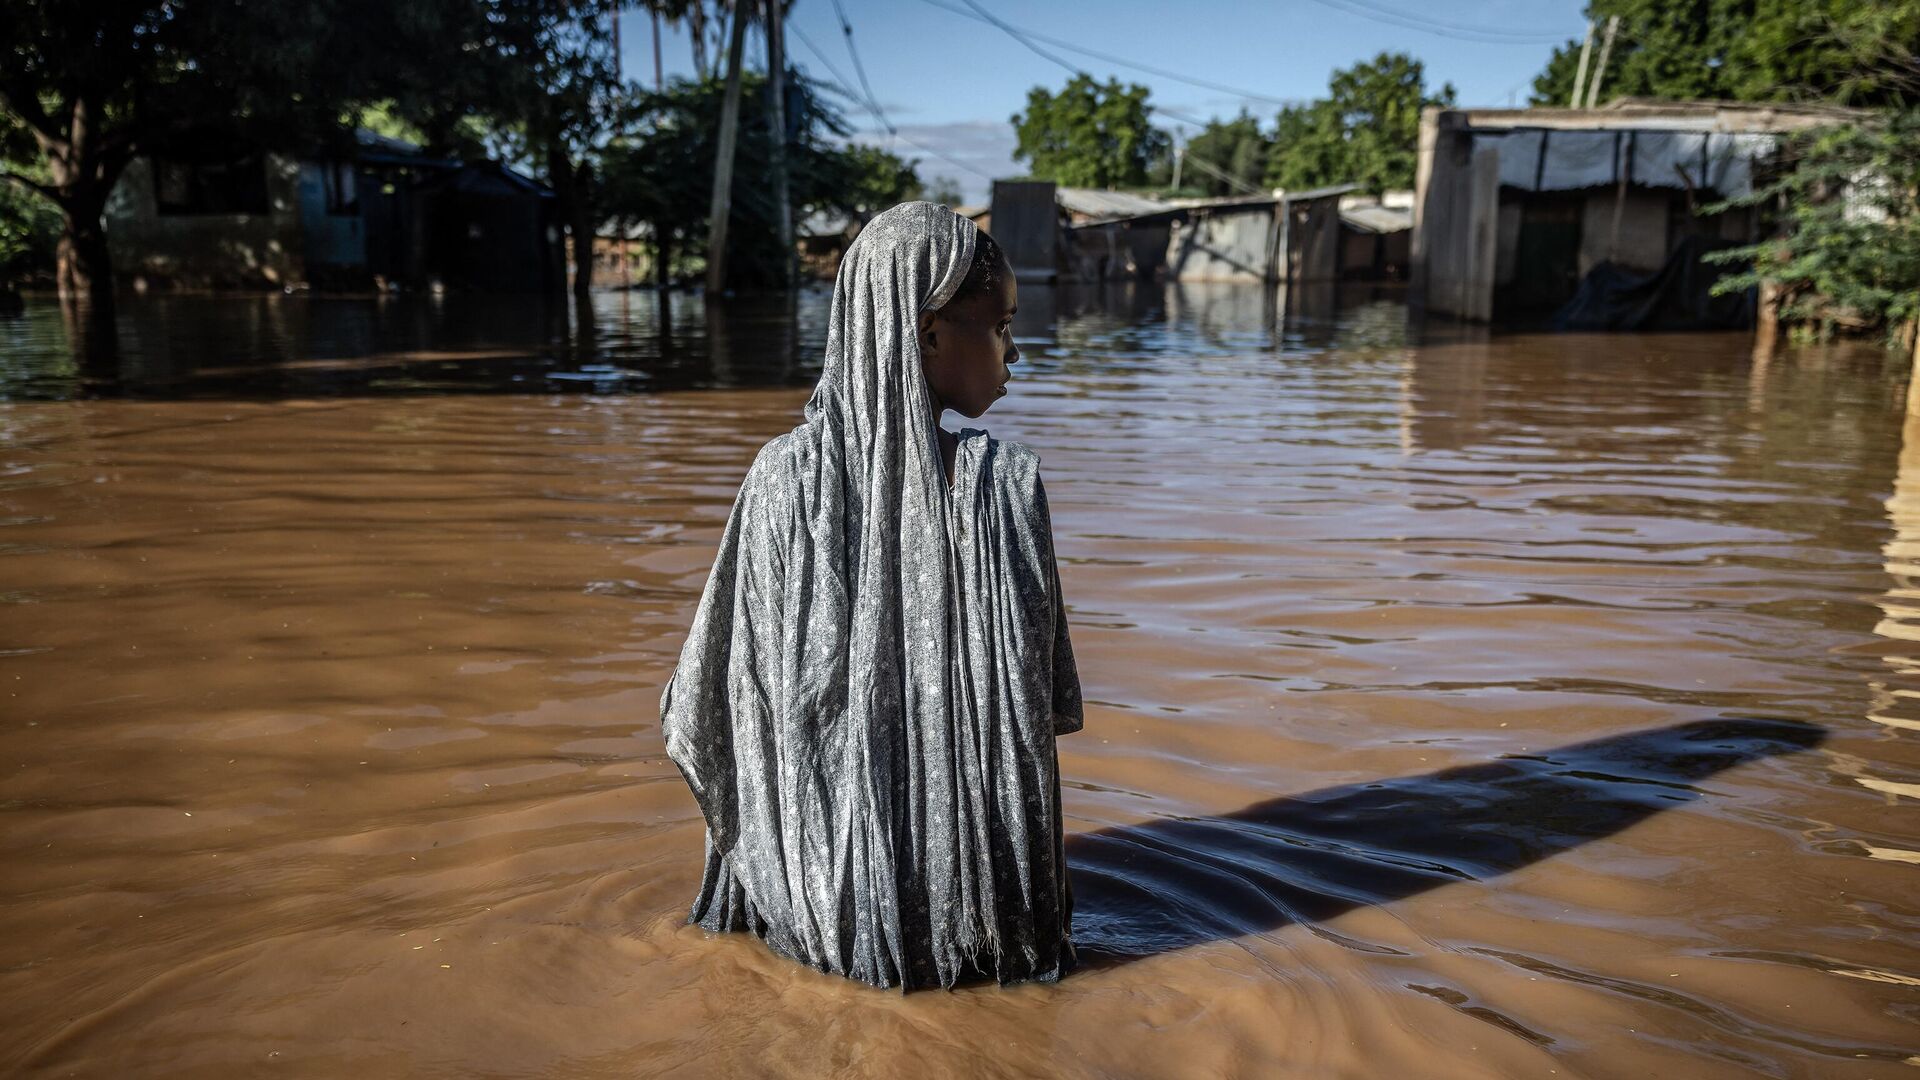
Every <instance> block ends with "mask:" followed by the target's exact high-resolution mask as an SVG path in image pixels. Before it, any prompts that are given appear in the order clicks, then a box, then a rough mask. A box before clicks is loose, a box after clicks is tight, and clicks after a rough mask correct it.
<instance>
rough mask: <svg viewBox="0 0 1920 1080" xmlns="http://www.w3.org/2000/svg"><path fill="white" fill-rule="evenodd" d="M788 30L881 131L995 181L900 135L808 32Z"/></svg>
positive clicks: (843, 92) (876, 105)
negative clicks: (852, 84)
mask: <svg viewBox="0 0 1920 1080" xmlns="http://www.w3.org/2000/svg"><path fill="white" fill-rule="evenodd" d="M787 29H789V30H791V31H793V35H794V36H795V37H797V38H799V39H800V44H802V45H805V46H806V47H807V51H808V52H811V53H813V55H814V56H815V57H818V58H819V60H820V62H821V63H822V64H824V65H826V68H827V70H828V71H829V72H831V73H832V74H833V77H834V78H835V79H836V80H838V81H837V82H836V83H835V84H834V89H836V90H838V91H840V92H841V93H842V94H845V95H846V96H847V97H848V98H850V99H852V100H854V101H858V102H860V103H861V104H862V105H865V106H866V107H867V111H868V112H871V113H872V114H873V117H874V119H875V120H876V121H878V122H879V124H880V129H881V130H882V131H885V132H886V133H887V134H888V135H889V136H891V137H892V138H896V139H899V140H900V141H902V142H904V143H906V144H907V145H908V146H911V147H914V148H915V149H918V150H921V151H923V152H925V153H928V154H932V155H933V156H934V157H937V158H939V159H940V160H942V161H945V162H947V163H948V164H950V165H953V166H956V167H958V168H961V169H965V170H966V171H968V172H970V173H972V174H973V175H975V176H978V177H980V178H981V179H982V180H992V179H993V177H992V176H991V175H990V174H988V173H985V172H982V171H981V170H979V169H976V168H974V167H973V166H972V165H969V164H967V163H966V162H964V161H961V160H960V159H959V158H956V157H953V156H951V155H948V154H945V153H942V152H941V151H939V150H935V149H934V148H933V147H931V146H928V145H926V144H925V143H921V142H918V141H916V140H914V139H913V138H912V137H910V136H907V135H902V134H900V129H898V128H896V127H894V126H893V124H892V122H891V121H889V120H888V119H887V115H886V113H885V112H883V111H882V110H881V109H880V104H879V103H878V102H876V101H874V100H873V99H872V98H871V97H868V98H862V97H861V96H860V95H859V94H856V93H854V92H853V90H852V89H850V88H849V87H848V86H847V77H846V76H845V75H842V74H841V73H840V69H839V68H837V67H835V66H834V64H833V61H831V60H829V59H827V54H826V53H825V52H823V51H822V50H821V48H820V46H818V45H815V44H814V43H813V39H812V38H810V37H808V36H807V33H806V31H804V30H802V29H800V27H799V26H797V25H791V24H789V25H788V27H787Z"/></svg>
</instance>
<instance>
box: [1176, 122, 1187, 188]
mask: <svg viewBox="0 0 1920 1080" xmlns="http://www.w3.org/2000/svg"><path fill="white" fill-rule="evenodd" d="M1177 138H1178V136H1176V139H1177ZM1184 157H1186V150H1185V148H1184V147H1182V146H1181V145H1180V144H1179V142H1177V141H1176V142H1175V143H1174V144H1173V190H1174V191H1175V192H1176V193H1177V192H1179V190H1180V162H1181V159H1182V158H1184Z"/></svg>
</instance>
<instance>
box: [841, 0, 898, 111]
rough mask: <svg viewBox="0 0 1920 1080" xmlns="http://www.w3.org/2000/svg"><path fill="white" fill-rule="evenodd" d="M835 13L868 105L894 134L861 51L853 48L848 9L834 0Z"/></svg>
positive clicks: (851, 26)
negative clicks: (876, 94) (838, 17)
mask: <svg viewBox="0 0 1920 1080" xmlns="http://www.w3.org/2000/svg"><path fill="white" fill-rule="evenodd" d="M833 10H834V13H835V14H837V15H839V16H840V33H841V35H842V36H843V37H845V39H846V42H847V55H848V56H851V57H853V71H854V74H856V75H858V76H860V89H862V90H865V91H866V92H867V103H868V104H870V105H872V106H873V111H874V112H876V113H878V114H879V115H880V123H881V125H882V126H883V127H885V128H886V129H887V134H889V135H891V134H893V133H894V132H893V125H892V124H890V123H888V122H887V119H886V113H885V111H884V110H882V109H881V108H880V99H879V98H877V97H874V96H873V86H872V85H871V84H869V83H868V82H867V68H866V65H865V64H862V63H861V62H860V50H858V49H856V48H854V47H853V24H852V23H850V22H848V21H847V9H846V8H844V7H842V6H840V0H833Z"/></svg>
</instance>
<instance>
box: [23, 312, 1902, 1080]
mask: <svg viewBox="0 0 1920 1080" xmlns="http://www.w3.org/2000/svg"><path fill="white" fill-rule="evenodd" d="M1346 299H1347V301H1349V302H1348V303H1347V306H1345V307H1342V308H1338V309H1332V311H1331V313H1330V314H1318V315H1312V316H1308V315H1303V314H1302V313H1300V312H1299V311H1297V310H1290V308H1297V307H1298V306H1299V303H1298V300H1296V301H1295V302H1294V303H1292V304H1289V303H1287V302H1286V301H1285V299H1284V298H1282V297H1278V296H1275V295H1272V294H1269V293H1267V292H1266V291H1264V290H1261V289H1255V288H1228V287H1221V288H1184V289H1169V290H1159V289H1151V290H1126V289H1122V290H1114V291H1104V292H1099V293H1075V292H1071V291H1066V290H1061V291H1057V292H1052V291H1048V290H1045V289H1037V288H1023V290H1022V296H1021V321H1020V323H1019V325H1018V326H1017V327H1016V332H1017V334H1018V335H1019V338H1020V340H1021V343H1022V348H1023V350H1024V359H1023V360H1022V362H1021V363H1020V364H1019V365H1018V366H1017V367H1016V368H1015V381H1014V383H1013V384H1012V388H1011V389H1012V393H1011V394H1010V395H1009V396H1008V397H1007V398H1005V399H1003V400H1002V401H1001V402H1000V403H999V404H998V405H997V406H996V407H995V408H994V410H993V411H992V412H990V413H989V414H987V416H986V417H985V418H984V419H983V420H982V421H981V423H982V425H983V426H986V427H988V428H990V429H991V430H992V431H993V432H994V433H995V434H996V435H999V436H1001V437H1003V438H1017V439H1020V440H1023V441H1025V442H1028V443H1029V444H1031V445H1032V446H1033V447H1035V448H1036V449H1037V450H1038V451H1039V453H1040V455H1041V457H1042V461H1043V465H1042V468H1043V470H1044V475H1045V476H1046V479H1047V484H1048V491H1049V494H1050V497H1051V500H1052V505H1053V512H1054V521H1055V529H1056V533H1057V544H1058V549H1059V553H1060V558H1061V573H1062V578H1063V583H1064V588H1065V590H1066V594H1067V600H1068V607H1069V612H1070V615H1071V618H1072V623H1073V634H1074V645H1075V651H1076V655H1077V657H1078V660H1079V665H1080V672H1081V678H1082V681H1083V685H1084V693H1085V697H1086V701H1087V720H1086V728H1085V730H1084V731H1083V732H1081V733H1078V734H1075V735H1070V736H1066V737H1064V738H1062V739H1061V740H1060V752H1061V771H1062V776H1063V783H1064V786H1065V792H1064V796H1065V810H1066V816H1067V829H1068V831H1069V834H1070V835H1069V837H1068V842H1067V850H1068V857H1069V860H1070V862H1071V863H1072V870H1073V887H1074V891H1075V895H1076V917H1075V924H1074V933H1075V938H1076V940H1077V942H1078V943H1079V946H1080V949H1081V952H1082V955H1083V958H1084V960H1085V965H1084V966H1083V967H1082V968H1081V970H1079V971H1077V972H1075V973H1074V974H1072V975H1071V976H1070V977H1068V978H1067V979H1065V980H1064V981H1062V982H1061V983H1059V984H1057V985H1052V986H1046V985H1027V986H1016V987H1010V988H999V987H992V986H986V987H979V986H975V987H968V988H963V989H959V990H954V991H929V992H916V993H911V994H901V993H898V992H887V991H876V990H872V989H868V988H866V987H864V986H861V985H858V984H853V983H848V982H843V981H840V980H837V979H835V978H833V977H830V976H826V975H821V974H818V973H815V972H813V971H811V970H808V969H805V968H801V967H798V966H796V965H794V964H792V963H790V962H788V961H786V960H784V959H782V958H780V957H778V956H775V955H773V954H772V953H770V952H768V951H767V950H766V949H765V948H763V947H762V946H760V945H759V944H758V943H757V942H756V941H754V940H753V939H751V938H749V937H746V936H744V935H722V936H715V935H710V934H708V933H706V932H704V931H702V930H701V929H699V928H698V927H694V926H689V925H686V924H685V922H684V920H685V918H686V912H687V905H688V904H689V903H690V901H691V900H692V898H693V896H694V895H695V893H696V891H697V888H698V883H699V875H700V869H701V861H700V859H701V829H702V822H701V818H700V815H699V811H698V809H697V807H696V805H695V803H694V801H693V798H692V796H691V795H690V794H689V792H688V791H687V789H686V786H685V784H684V782H683V781H682V780H681V778H680V776H679V774H678V772H677V770H676V769H675V768H674V766H673V765H672V763H671V762H670V761H668V760H667V759H666V757H665V756H664V754H663V750H662V746H661V741H660V734H659V729H658V711H657V710H658V703H659V693H660V688H661V685H662V683H663V682H664V681H665V679H666V677H667V675H668V674H669V672H670V670H671V665H672V664H673V662H674V660H675V659H676V657H677V650H678V648H679V645H680V642H681V640H682V636H683V634H684V631H685V629H686V625H687V621H688V619H689V616H690V612H691V606H692V604H693V602H694V601H695V599H696V598H697V596H698V594H699V591H700V588H701V586H702V584H703V582H704V580H705V574H706V569H707V566H708V562H709V560H710V558H711V555H712V550H713V546H714V544H715V543H716V541H717V540H718V537H719V534H720V530H721V526H722V524H723V522H724V521H725V517H726V514H727V511H728V509H729V506H730V504H731V501H732V499H733V495H734V492H735V490H736V488H737V485H738V483H739V480H740V478H741V476H742V475H743V474H744V473H745V471H746V468H747V465H748V464H749V462H750V461H751V459H752V456H753V454H754V452H755V451H756V450H757V449H758V447H759V446H760V445H761V443H763V442H764V441H765V440H766V439H768V438H770V437H771V436H773V435H775V434H778V433H779V432H781V431H784V430H787V429H788V428H790V427H791V426H792V425H793V424H794V423H796V422H797V421H798V419H799V417H800V409H801V405H802V403H803V402H804V400H805V397H806V394H807V388H808V387H809V386H810V385H811V382H812V379H813V378H814V377H815V376H817V372H818V353H819V349H820V346H821V343H822V339H823V333H824V319H825V307H826V305H825V296H824V294H822V293H820V292H813V293H809V294H806V295H804V296H802V297H800V298H799V299H798V300H797V301H795V302H793V303H791V304H782V303H764V304H743V305H740V306H737V307H736V308H734V309H733V310H731V311H729V312H726V313H724V314H718V313H716V314H715V315H714V316H713V317H712V318H711V319H710V318H709V317H708V316H707V315H706V314H705V313H704V312H703V311H702V310H701V308H700V306H699V304H698V301H697V300H693V299H690V298H682V297H675V298H673V300H672V301H671V302H670V303H669V304H666V305H664V306H663V305H661V304H659V303H657V302H656V300H655V298H653V297H651V296H649V295H638V296H633V297H623V296H605V297H600V298H598V299H597V300H596V302H595V306H594V309H593V310H592V311H591V312H589V314H588V317H587V318H585V319H582V318H580V317H578V316H576V315H569V314H568V313H567V312H566V311H565V309H564V308H562V309H559V310H558V311H554V310H542V309H540V308H539V307H538V306H537V305H528V304H526V303H523V302H509V301H476V300H448V301H446V302H444V303H438V304H436V303H431V302H423V301H402V300H386V301H374V300H320V299H308V298H301V297H278V298H227V299H221V298H188V297H177V298H150V299H145V300H138V301H135V300H129V301H127V302H126V303H125V305H124V306H123V308H122V311H121V319H120V323H119V326H118V328H117V329H116V330H114V331H113V332H111V333H107V334H102V333H101V332H99V331H98V330H94V331H90V332H88V331H85V330H84V327H82V326H81V325H79V324H70V323H68V322H66V321H64V320H63V319H62V317H61V315H60V312H59V310H58V309H57V308H55V307H52V306H50V305H49V304H47V303H44V302H38V301H36V302H34V303H33V304H32V305H31V306H30V307H29V310H28V313H27V315H26V317H25V318H24V319H22V320H15V321H12V322H0V688H4V692H5V698H4V699H3V701H0V823H3V824H4V828H3V829H0V867H3V868H4V873H3V874H0V1017H3V1018H4V1019H0V1073H5V1074H8V1075H26V1076H41V1075H45V1076H85V1077H129V1076H139V1077H210V1076H221V1077H224V1076H251V1075H263V1076H267V1075H270V1076H313V1077H340V1076H354V1077H365V1078H375V1077H401V1076H408V1077H424V1076H436V1077H479V1076H486V1077H533V1076H539V1077H600V1076H606V1077H613V1076H620V1077H628V1076H651V1075H678V1076H792V1077H814V1076H826V1075H834V1076H862V1077H866V1076H872V1077H894V1076H902V1075H912V1076H966V1077H1026V1076H1035V1075H1047V1076H1062V1077H1278V1076H1303V1077H1305V1076H1311V1077H1352V1078H1373V1077H1381V1076H1401V1077H1421V1078H1429V1077H1435V1078H1445V1077H1473V1078H1480V1077H1495V1076H1497V1077H1520V1076H1526V1077H1647V1076H1655V1077H1688V1078H1717V1077H1751V1076H1770V1077H1845V1078H1856V1077H1858V1078H1865V1077H1879V1078H1894V1077H1900V1076H1913V1075H1916V1072H1915V1067H1916V1065H1920V1056H1915V1055H1920V1023H1916V1021H1917V1020H1920V947H1917V946H1916V941H1920V934H1917V933H1916V931H1920V900H1917V899H1916V898H1920V888H1917V887H1916V886H1917V885H1920V828H1916V819H1915V816H1914V807H1915V803H1916V800H1920V750H1916V747H1917V746H1920V426H1916V425H1911V424H1906V425H1903V409H1902V401H1903V396H1904V393H1905V380H1906V371H1905V363H1904V362H1903V361H1901V360H1900V359H1899V358H1897V357H1893V356H1890V355H1889V354H1885V353H1882V352H1880V351H1878V350H1877V349H1873V348H1851V349H1837V348H1835V349H1823V350H1805V351H1793V350H1787V351H1783V352H1781V353H1779V354H1777V355H1774V356H1772V357H1771V358H1768V359H1766V360H1765V361H1763V362H1756V361H1755V360H1754V359H1753V358H1752V357H1751V356H1750V354H1749V350H1748V346H1747V343H1746V342H1745V341H1744V340H1742V339H1741V338H1740V337H1738V336H1722V335H1677V336H1632V335H1614V336H1551V335H1512V336H1495V337H1492V338H1489V337H1487V336H1485V335H1484V334H1481V335H1475V334H1471V333H1466V332H1462V331H1458V330H1454V331H1445V330H1441V329H1429V330H1427V331H1424V332H1422V333H1419V334H1416V333H1414V332H1413V331H1410V330H1409V328H1408V326H1407V321H1406V312H1405V308H1404V306H1403V305H1402V304H1401V303H1400V302H1399V301H1398V300H1397V299H1396V298H1394V297H1393V296H1391V295H1375V296H1368V295H1364V294H1363V295H1360V296H1356V297H1348V298H1346ZM76 347H77V348H78V352H79V353H80V354H81V355H80V357H79V358H77V359H76V356H75V351H76ZM948 422H949V426H952V425H953V424H954V423H955V422H956V420H955V418H953V417H949V418H948Z"/></svg>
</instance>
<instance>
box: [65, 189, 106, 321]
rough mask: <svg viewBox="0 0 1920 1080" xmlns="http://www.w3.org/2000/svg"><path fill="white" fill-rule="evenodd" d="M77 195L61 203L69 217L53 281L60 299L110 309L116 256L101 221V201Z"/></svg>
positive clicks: (67, 217)
mask: <svg viewBox="0 0 1920 1080" xmlns="http://www.w3.org/2000/svg"><path fill="white" fill-rule="evenodd" d="M104 201H105V200H98V201H95V200H92V199H87V198H82V199H77V200H75V201H73V202H71V203H68V204H66V205H65V206H63V207H61V209H62V210H64V211H65V212H66V220H65V221H64V223H63V224H62V227H61V229H60V243H59V247H58V248H57V249H56V261H55V263H54V281H55V283H56V285H57V286H58V287H59V290H60V299H62V300H65V301H69V302H76V303H84V304H91V305H94V306H96V307H98V308H103V309H111V307H112V305H113V258H112V256H111V255H109V254H108V252H107V230H106V228H105V227H103V226H102V225H101V224H100V208H99V203H100V202H104Z"/></svg>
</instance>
